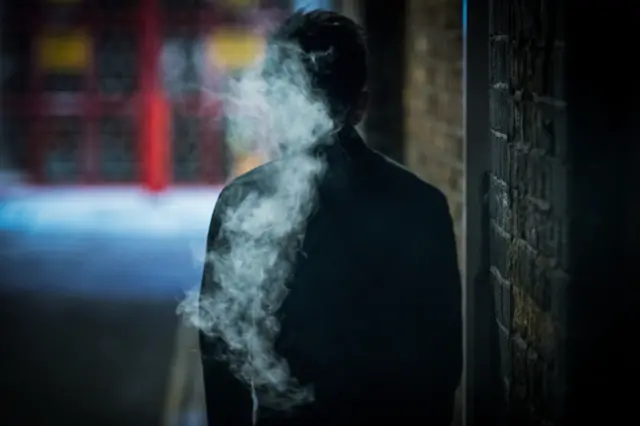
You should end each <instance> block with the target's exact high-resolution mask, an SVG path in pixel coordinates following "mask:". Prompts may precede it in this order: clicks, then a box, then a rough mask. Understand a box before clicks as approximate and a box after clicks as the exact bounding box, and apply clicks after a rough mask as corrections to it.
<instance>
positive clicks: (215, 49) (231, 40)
mask: <svg viewBox="0 0 640 426" xmlns="http://www.w3.org/2000/svg"><path fill="white" fill-rule="evenodd" d="M264 43H265V41H264V38H263V37H262V36H260V35H257V34H254V33H252V32H251V31H250V30H243V29H241V28H229V29H221V30H218V31H216V32H215V33H214V35H213V36H212V38H211V43H210V54H211V57H212V60H213V62H214V63H215V64H216V65H217V66H219V67H222V68H224V69H227V70H234V69H240V68H245V67H247V66H249V65H251V64H252V63H254V62H255V61H256V60H257V59H258V58H259V57H260V55H261V54H262V52H263V49H264Z"/></svg>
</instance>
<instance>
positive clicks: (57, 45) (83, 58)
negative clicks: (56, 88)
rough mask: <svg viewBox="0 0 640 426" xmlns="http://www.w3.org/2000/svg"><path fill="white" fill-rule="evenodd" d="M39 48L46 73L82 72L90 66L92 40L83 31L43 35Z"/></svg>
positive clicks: (42, 65)
mask: <svg viewBox="0 0 640 426" xmlns="http://www.w3.org/2000/svg"><path fill="white" fill-rule="evenodd" d="M37 48H38V52H37V53H38V63H39V65H40V67H41V69H43V70H45V71H82V70H84V69H86V68H87V67H88V66H89V55H90V50H91V40H90V38H89V37H88V36H87V35H86V34H85V33H84V32H82V31H74V32H67V33H53V34H43V35H42V36H40V38H39V40H38V43H37Z"/></svg>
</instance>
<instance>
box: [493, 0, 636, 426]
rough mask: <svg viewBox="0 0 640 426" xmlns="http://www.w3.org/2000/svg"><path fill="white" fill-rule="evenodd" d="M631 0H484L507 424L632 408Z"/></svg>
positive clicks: (623, 413) (606, 420)
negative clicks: (587, 0) (487, 10)
mask: <svg viewBox="0 0 640 426" xmlns="http://www.w3.org/2000/svg"><path fill="white" fill-rule="evenodd" d="M633 8H634V6H633V5H632V2H625V1H623V0H610V1H608V2H605V3H602V4H591V3H585V2H579V1H578V0H555V1H554V0H493V1H492V3H491V8H490V9H491V17H490V52H491V53H490V65H491V66H490V75H491V77H490V80H491V81H490V84H491V87H490V132H489V133H490V134H489V137H490V138H491V144H492V156H493V160H492V166H491V178H490V189H489V199H490V217H491V232H490V234H491V242H490V252H491V267H490V272H491V279H492V281H493V283H492V284H493V288H494V290H495V292H494V294H495V304H496V317H497V322H498V324H499V329H500V343H501V361H502V374H503V378H504V387H505V390H506V392H505V395H506V398H507V401H508V420H509V424H513V425H518V426H526V425H564V424H567V425H572V424H580V423H582V422H586V421H589V422H593V423H596V424H617V423H620V422H623V421H625V420H624V418H625V417H630V415H635V413H633V414H630V412H631V411H632V410H633V408H632V407H633V406H634V404H635V402H634V401H632V400H631V399H630V397H629V394H628V392H627V391H625V390H624V389H623V388H625V387H627V386H631V387H632V388H634V387H635V383H637V380H638V371H639V370H640V369H639V368H638V362H637V360H635V359H633V358H634V357H633V356H632V355H631V353H633V350H632V349H630V348H629V344H628V343H627V342H628V338H629V336H630V334H629V333H635V332H636V331H637V328H636V326H635V325H632V324H635V323H636V322H638V309H637V306H639V305H640V302H639V301H638V286H637V280H635V279H633V278H630V277H634V276H635V275H636V274H637V261H638V260H637V259H638V252H637V241H638V238H637V234H638V220H639V219H638V216H637V215H636V214H635V212H637V211H638V210H637V205H638V202H637V200H638V198H637V195H631V194H636V193H637V183H634V182H633V181H634V179H635V177H637V172H636V171H634V170H637V168H638V166H637V161H638V160H639V158H638V148H637V146H638V143H639V139H638V134H639V133H638V130H637V129H638V121H637V118H638V117H640V114H638V102H637V97H638V90H637V89H638V85H637V75H638V66H637V64H636V62H637V61H635V60H634V59H632V58H633V55H631V54H630V52H632V51H633V49H635V46H633V45H632V43H631V42H630V41H631V40H633V37H634V34H635V32H634V25H637V23H635V24H634V21H633V19H632V17H633V16H634V12H633ZM569 11H572V13H573V15H571V18H569V17H568V12H569ZM604 41H606V42H610V43H613V44H612V46H613V45H615V46H616V48H615V49H613V48H610V47H606V46H605V45H603V44H602V43H603V42H604ZM632 176H635V177H632Z"/></svg>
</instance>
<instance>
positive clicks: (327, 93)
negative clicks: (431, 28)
mask: <svg viewBox="0 0 640 426" xmlns="http://www.w3.org/2000/svg"><path fill="white" fill-rule="evenodd" d="M283 44H285V45H286V44H289V45H294V46H297V47H298V48H299V49H300V51H301V53H302V56H303V58H302V59H303V64H304V68H305V70H306V72H307V73H308V75H309V77H310V82H311V86H312V89H314V90H317V91H319V92H320V94H321V96H323V97H324V99H325V101H326V102H327V104H328V106H329V109H330V111H331V114H332V116H333V118H334V119H336V120H339V121H341V122H346V123H348V124H352V125H355V124H357V123H358V122H360V120H361V119H362V116H363V115H364V112H365V110H366V106H367V101H368V93H367V91H366V81H367V48H366V41H365V35H364V30H363V29H362V27H361V26H360V25H358V24H356V23H355V22H354V21H352V20H351V19H349V18H347V17H346V16H343V15H340V14H338V13H335V12H330V11H324V10H315V11H311V12H296V13H294V14H293V15H291V16H290V17H289V18H288V19H287V20H285V21H284V22H283V23H282V24H281V25H280V26H279V27H278V28H277V29H276V30H275V31H274V33H273V34H272V35H271V37H270V39H269V46H270V48H273V47H275V48H278V46H279V45H283ZM267 56H269V53H267Z"/></svg>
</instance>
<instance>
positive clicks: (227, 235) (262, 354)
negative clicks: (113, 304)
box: [179, 44, 336, 422]
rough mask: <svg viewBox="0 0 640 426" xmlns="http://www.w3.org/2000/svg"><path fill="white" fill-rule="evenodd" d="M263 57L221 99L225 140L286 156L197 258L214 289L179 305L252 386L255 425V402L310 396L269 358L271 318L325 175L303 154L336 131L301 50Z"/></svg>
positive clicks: (276, 328)
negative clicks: (218, 243)
mask: <svg viewBox="0 0 640 426" xmlns="http://www.w3.org/2000/svg"><path fill="white" fill-rule="evenodd" d="M329 54H330V52H328V53H327V55H329ZM322 56H324V55H322ZM266 58H267V59H266V60H265V61H264V62H262V63H261V64H260V65H258V66H256V67H255V68H252V69H249V70H247V71H245V72H244V73H242V74H241V75H240V76H239V77H238V78H237V79H235V80H234V81H233V82H232V83H231V84H230V86H229V93H228V94H225V101H226V102H225V103H226V105H225V106H226V110H227V113H228V119H229V122H230V132H231V134H230V135H229V134H228V137H229V136H230V137H238V138H241V140H243V141H252V143H253V146H252V149H253V150H255V151H258V152H260V153H261V154H263V155H266V156H268V157H269V158H278V157H281V156H286V157H287V158H286V159H285V160H284V161H276V162H274V163H272V164H271V166H270V167H271V169H272V174H270V175H269V178H270V179H273V181H272V182H269V183H268V187H269V188H271V189H272V190H271V191H269V192H268V193H257V192H256V193H252V194H249V195H248V196H247V197H245V198H244V200H243V201H242V202H240V204H238V205H235V206H230V209H228V211H226V212H224V215H223V217H222V224H221V228H220V229H219V234H218V235H219V236H218V238H223V239H224V240H225V241H226V242H227V243H228V248H227V250H226V251H225V252H224V253H218V252H212V253H207V258H206V260H205V261H206V262H212V263H213V270H214V277H213V280H214V281H215V283H216V284H217V286H218V291H216V292H215V294H212V295H207V296H205V297H204V298H202V297H201V296H200V295H199V294H198V293H197V292H196V293H193V294H190V295H189V296H188V297H187V298H186V300H185V301H184V302H183V303H182V304H181V305H180V307H179V313H181V314H182V315H183V316H184V318H186V320H187V321H188V322H189V323H191V324H192V325H194V326H196V327H197V328H198V329H200V330H201V331H202V332H204V333H206V334H207V335H208V336H210V337H212V338H219V339H222V340H224V342H225V343H226V346H227V347H228V348H227V350H226V351H225V353H224V354H223V356H224V360H225V361H226V362H228V364H229V367H230V369H231V371H232V372H233V373H234V374H235V375H236V377H238V378H239V379H240V380H242V381H243V382H244V383H246V384H247V385H248V386H249V387H250V388H251V389H252V395H253V397H254V413H253V414H254V422H255V420H256V419H257V408H258V405H259V406H264V407H268V408H271V409H276V410H288V409H291V408H294V407H296V406H299V405H302V404H305V403H308V402H310V401H312V400H313V389H312V388H311V387H305V386H301V385H300V384H299V382H298V381H297V380H296V378H295V377H292V374H291V372H290V369H289V366H288V364H287V361H286V360H285V359H283V358H282V357H280V356H279V355H278V354H277V353H276V352H275V349H274V345H275V341H276V338H277V337H278V334H279V332H280V324H279V321H278V319H277V317H276V312H277V311H278V309H279V308H280V306H281V304H282V302H283V301H284V299H285V298H286V296H287V293H288V288H287V281H288V279H289V278H290V275H291V272H292V268H293V263H294V259H295V254H296V252H297V251H298V250H299V249H300V246H301V244H302V241H303V238H304V233H305V228H306V222H307V219H308V218H309V216H310V214H311V213H312V211H313V210H314V208H315V205H316V201H317V200H316V198H317V188H316V187H317V182H318V179H319V178H321V177H322V175H323V173H324V171H325V164H324V162H323V160H322V159H321V158H319V157H317V156H315V155H314V154H313V153H312V152H310V151H311V148H313V147H314V145H315V144H318V143H321V142H326V141H330V138H331V135H333V134H335V131H336V129H335V128H334V121H333V120H332V119H331V118H330V114H329V111H328V108H327V105H326V104H325V102H324V101H323V99H322V97H320V96H318V95H316V94H315V93H314V91H313V90H312V86H311V84H310V83H311V82H310V79H309V76H308V74H307V72H306V71H305V67H304V65H303V59H304V56H303V54H302V52H301V51H300V50H299V49H298V48H297V47H296V46H293V45H289V44H287V45H284V44H283V45H275V46H271V47H270V48H269V52H268V54H267V55H266ZM306 59H311V60H313V62H314V63H315V62H317V60H318V58H306ZM265 70H267V71H268V70H273V71H274V72H268V73H265ZM267 74H268V77H265V75H267Z"/></svg>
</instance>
